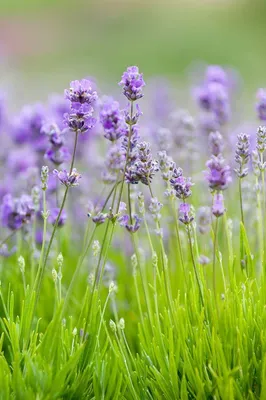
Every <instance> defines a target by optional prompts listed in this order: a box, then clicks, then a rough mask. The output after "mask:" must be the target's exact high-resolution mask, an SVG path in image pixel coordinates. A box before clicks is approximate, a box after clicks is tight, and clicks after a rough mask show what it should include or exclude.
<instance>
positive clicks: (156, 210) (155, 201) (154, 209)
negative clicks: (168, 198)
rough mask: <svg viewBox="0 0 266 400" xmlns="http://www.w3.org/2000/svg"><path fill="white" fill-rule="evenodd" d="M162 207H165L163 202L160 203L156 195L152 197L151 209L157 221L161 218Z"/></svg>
mask: <svg viewBox="0 0 266 400" xmlns="http://www.w3.org/2000/svg"><path fill="white" fill-rule="evenodd" d="M162 207H163V205H162V203H160V202H159V200H158V199H157V198H156V197H153V198H152V199H151V203H150V205H149V211H150V213H151V215H152V217H153V219H154V221H155V222H158V221H159V220H160V219H161V213H160V211H161V209H162Z"/></svg>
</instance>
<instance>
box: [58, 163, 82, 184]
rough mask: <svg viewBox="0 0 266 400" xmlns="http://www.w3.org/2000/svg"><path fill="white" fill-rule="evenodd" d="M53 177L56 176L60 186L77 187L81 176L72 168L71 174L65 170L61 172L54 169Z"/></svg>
mask: <svg viewBox="0 0 266 400" xmlns="http://www.w3.org/2000/svg"><path fill="white" fill-rule="evenodd" d="M54 175H55V176H57V178H58V179H59V181H60V182H61V183H62V185H65V186H67V187H70V186H78V185H79V180H80V178H81V175H80V174H79V173H78V172H77V170H76V168H74V169H73V171H72V172H71V173H69V172H67V170H66V169H64V170H63V171H57V169H55V170H54Z"/></svg>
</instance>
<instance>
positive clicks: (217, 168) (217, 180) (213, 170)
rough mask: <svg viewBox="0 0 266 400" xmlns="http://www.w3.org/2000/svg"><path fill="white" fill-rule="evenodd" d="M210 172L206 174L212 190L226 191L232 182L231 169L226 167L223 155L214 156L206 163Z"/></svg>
mask: <svg viewBox="0 0 266 400" xmlns="http://www.w3.org/2000/svg"><path fill="white" fill-rule="evenodd" d="M206 167H208V168H209V171H207V172H206V179H207V181H208V183H209V187H210V189H211V190H218V191H219V190H225V189H226V188H227V187H228V184H229V183H230V182H231V180H232V179H231V172H230V167H229V166H228V165H225V160H224V158H223V157H222V155H221V154H219V156H217V157H216V156H212V157H211V159H210V160H209V161H207V163H206Z"/></svg>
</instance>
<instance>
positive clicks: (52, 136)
mask: <svg viewBox="0 0 266 400" xmlns="http://www.w3.org/2000/svg"><path fill="white" fill-rule="evenodd" d="M41 133H43V134H45V135H47V137H48V138H49V142H50V143H51V144H52V146H53V147H56V148H60V147H61V146H63V144H64V143H65V135H64V133H63V132H62V131H61V130H60V129H59V127H58V125H57V124H56V123H54V122H46V123H45V124H44V125H43V126H42V129H41Z"/></svg>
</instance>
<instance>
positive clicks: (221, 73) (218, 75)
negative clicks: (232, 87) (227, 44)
mask: <svg viewBox="0 0 266 400" xmlns="http://www.w3.org/2000/svg"><path fill="white" fill-rule="evenodd" d="M205 81H206V82H208V83H210V82H216V83H220V84H221V85H223V86H228V77H227V74H226V72H225V70H224V69H223V68H222V67H220V66H219V65H209V66H208V68H207V71H206V75H205Z"/></svg>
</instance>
